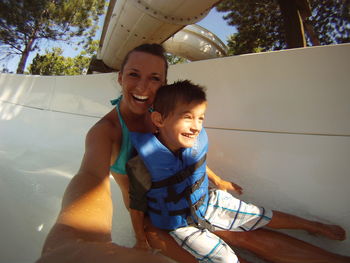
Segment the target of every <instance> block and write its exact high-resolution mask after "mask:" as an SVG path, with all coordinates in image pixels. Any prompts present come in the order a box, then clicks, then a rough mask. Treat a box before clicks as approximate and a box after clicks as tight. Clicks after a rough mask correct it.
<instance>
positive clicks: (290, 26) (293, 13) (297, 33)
mask: <svg viewBox="0 0 350 263" xmlns="http://www.w3.org/2000/svg"><path fill="white" fill-rule="evenodd" d="M278 4H279V6H280V9H281V13H282V15H283V20H284V26H285V30H286V42H287V47H288V48H297V47H306V40H305V34H304V26H303V22H302V19H301V16H300V12H299V9H298V5H297V3H296V2H295V1H291V0H278Z"/></svg>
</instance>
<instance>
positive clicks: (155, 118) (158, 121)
mask: <svg viewBox="0 0 350 263" xmlns="http://www.w3.org/2000/svg"><path fill="white" fill-rule="evenodd" d="M151 120H152V122H153V124H154V125H155V126H156V127H157V128H161V127H163V118H162V114H160V112H158V111H153V112H152V113H151Z"/></svg>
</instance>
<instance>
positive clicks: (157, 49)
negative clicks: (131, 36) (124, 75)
mask: <svg viewBox="0 0 350 263" xmlns="http://www.w3.org/2000/svg"><path fill="white" fill-rule="evenodd" d="M133 52H144V53H148V54H151V55H154V56H157V57H160V58H161V59H163V60H164V63H165V77H166V76H167V74H168V60H167V58H166V55H165V49H164V48H163V46H162V45H159V44H142V45H139V46H137V47H135V48H133V49H132V50H130V51H129V52H128V53H127V54H126V56H125V57H124V60H123V62H122V64H121V66H120V71H121V72H123V70H124V67H125V64H126V63H127V62H128V60H129V56H130V54H131V53H133Z"/></svg>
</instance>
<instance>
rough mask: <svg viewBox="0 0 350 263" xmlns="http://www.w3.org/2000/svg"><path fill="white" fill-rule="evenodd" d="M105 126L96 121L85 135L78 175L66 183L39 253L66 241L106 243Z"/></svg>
mask: <svg viewBox="0 0 350 263" xmlns="http://www.w3.org/2000/svg"><path fill="white" fill-rule="evenodd" d="M108 125H109V124H108V123H104V122H99V123H97V124H96V125H95V126H94V127H92V128H91V130H90V131H89V132H88V134H87V136H86V142H85V154H84V157H83V160H82V164H81V167H80V169H79V172H78V173H77V174H76V175H75V176H74V177H73V179H72V180H71V182H70V183H69V185H68V187H67V189H66V191H65V193H64V196H63V200H62V207H61V211H60V213H59V215H58V218H57V221H56V223H55V224H54V226H53V228H52V229H51V231H50V233H49V235H48V237H47V239H46V241H45V244H44V248H43V254H45V253H46V252H48V251H52V250H53V249H55V248H58V247H60V246H62V245H64V244H67V243H69V242H73V243H74V242H76V241H77V240H79V241H81V240H83V241H92V242H110V241H111V229H112V214H113V210H112V199H111V192H110V181H109V164H110V156H111V147H112V141H111V137H110V136H109V134H108V132H109V130H108V128H110V127H108Z"/></svg>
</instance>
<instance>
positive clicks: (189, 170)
mask: <svg viewBox="0 0 350 263" xmlns="http://www.w3.org/2000/svg"><path fill="white" fill-rule="evenodd" d="M206 158H207V155H206V154H205V155H204V156H203V157H202V158H201V159H200V160H199V161H198V162H196V163H194V164H192V165H190V166H188V167H186V168H185V169H183V170H181V171H179V172H177V173H175V174H174V175H172V176H170V177H168V178H166V179H164V180H160V181H157V182H152V187H151V188H162V187H166V186H169V185H174V184H178V183H181V182H182V181H183V180H185V179H186V178H187V177H189V176H191V175H192V174H193V173H194V171H196V170H197V169H198V168H199V167H200V166H201V165H202V164H203V163H204V162H205V160H206Z"/></svg>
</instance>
